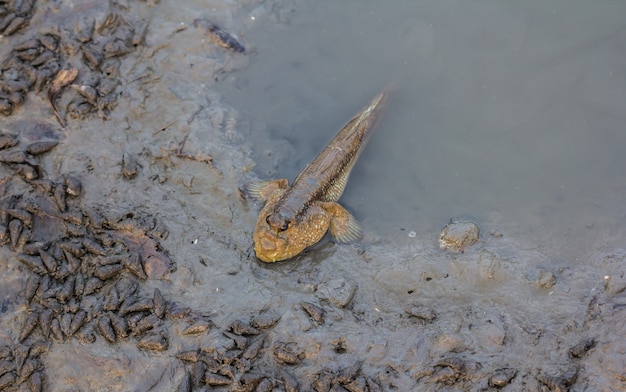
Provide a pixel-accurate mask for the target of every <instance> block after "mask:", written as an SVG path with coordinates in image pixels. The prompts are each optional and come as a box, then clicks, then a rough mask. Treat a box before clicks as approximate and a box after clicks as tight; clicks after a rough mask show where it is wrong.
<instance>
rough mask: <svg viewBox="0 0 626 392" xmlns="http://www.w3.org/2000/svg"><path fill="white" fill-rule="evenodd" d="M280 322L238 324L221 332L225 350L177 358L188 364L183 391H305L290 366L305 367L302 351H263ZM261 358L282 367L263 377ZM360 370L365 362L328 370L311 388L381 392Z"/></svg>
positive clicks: (281, 346)
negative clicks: (268, 331) (271, 330)
mask: <svg viewBox="0 0 626 392" xmlns="http://www.w3.org/2000/svg"><path fill="white" fill-rule="evenodd" d="M279 318H280V317H279V316H277V315H275V314H273V313H271V312H266V313H260V314H259V315H257V316H255V317H254V318H253V319H252V320H251V322H250V323H247V322H243V321H240V320H235V321H233V322H232V323H231V324H230V325H229V326H228V327H227V328H226V329H225V330H224V331H222V334H223V335H224V336H225V337H226V338H227V339H228V343H227V344H226V345H224V346H223V347H220V348H219V349H216V348H215V347H207V348H204V347H201V348H198V349H196V350H190V351H184V352H181V353H179V354H177V355H176V357H177V358H178V359H180V360H182V361H184V362H185V363H187V364H188V370H187V374H186V377H185V378H184V380H183V383H182V384H181V385H179V389H178V390H179V391H185V392H191V391H196V390H204V389H203V388H205V387H206V386H208V387H209V388H219V387H228V390H236V391H242V392H245V391H257V392H270V391H275V390H277V388H278V390H281V391H283V390H284V391H286V392H296V391H300V390H301V387H302V385H300V382H299V381H298V380H297V378H296V377H295V376H294V375H293V374H292V373H291V372H290V371H289V370H288V367H289V366H292V365H298V364H300V363H301V359H302V357H303V353H301V352H299V351H298V348H297V345H295V344H289V343H284V342H277V343H274V344H273V345H272V347H267V348H265V349H264V345H265V342H266V336H265V333H264V330H266V329H268V328H270V327H272V326H273V325H274V324H275V323H276V322H277V321H278V320H279ZM262 352H269V353H271V354H270V355H271V356H272V357H273V360H272V362H274V363H276V365H277V366H272V367H271V370H270V369H268V370H266V371H263V370H262V369H263V364H262V363H263V362H266V360H267V358H264V356H263V355H262ZM262 358H264V359H262ZM261 359H262V360H261ZM257 361H258V362H260V364H257ZM361 365H362V362H361V361H357V362H355V363H354V364H353V365H351V366H348V367H346V368H344V369H340V370H338V371H333V370H331V369H324V370H322V371H321V372H319V373H318V374H316V375H314V376H313V379H315V381H314V382H313V384H312V385H311V386H310V387H311V388H312V390H314V391H316V392H329V391H331V390H332V391H349V392H366V391H371V392H376V391H382V388H381V387H380V385H379V384H378V383H377V382H376V381H374V380H373V379H371V378H368V377H365V376H364V375H362V374H361Z"/></svg>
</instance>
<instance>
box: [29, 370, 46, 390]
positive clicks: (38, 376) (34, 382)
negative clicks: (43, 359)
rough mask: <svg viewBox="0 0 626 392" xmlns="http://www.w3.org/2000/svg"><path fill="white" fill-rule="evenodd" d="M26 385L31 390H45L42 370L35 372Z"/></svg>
mask: <svg viewBox="0 0 626 392" xmlns="http://www.w3.org/2000/svg"><path fill="white" fill-rule="evenodd" d="M26 386H27V387H28V390H29V392H41V391H43V375H42V373H41V372H34V373H33V374H31V375H30V377H29V378H28V380H27V383H26Z"/></svg>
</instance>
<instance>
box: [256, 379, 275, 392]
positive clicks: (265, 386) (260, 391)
mask: <svg viewBox="0 0 626 392" xmlns="http://www.w3.org/2000/svg"><path fill="white" fill-rule="evenodd" d="M273 389H274V383H273V382H272V381H271V380H270V379H269V378H264V379H263V380H261V382H260V383H259V385H257V387H256V392H271V391H272V390H273Z"/></svg>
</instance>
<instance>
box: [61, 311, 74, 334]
mask: <svg viewBox="0 0 626 392" xmlns="http://www.w3.org/2000/svg"><path fill="white" fill-rule="evenodd" d="M59 323H60V324H61V331H63V334H64V335H65V336H68V337H69V336H71V334H70V326H71V325H72V315H71V314H69V313H65V314H63V315H62V316H61V319H60V320H59Z"/></svg>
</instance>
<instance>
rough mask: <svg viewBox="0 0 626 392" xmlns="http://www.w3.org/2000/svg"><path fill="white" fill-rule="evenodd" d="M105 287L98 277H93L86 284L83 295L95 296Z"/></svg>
mask: <svg viewBox="0 0 626 392" xmlns="http://www.w3.org/2000/svg"><path fill="white" fill-rule="evenodd" d="M103 285H104V283H103V282H102V281H101V280H100V279H98V278H96V277H91V278H89V280H87V281H86V282H85V289H84V290H83V294H84V295H89V294H93V293H95V292H96V291H98V290H100V289H101V288H102V286H103Z"/></svg>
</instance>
